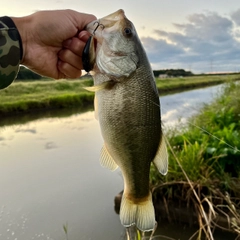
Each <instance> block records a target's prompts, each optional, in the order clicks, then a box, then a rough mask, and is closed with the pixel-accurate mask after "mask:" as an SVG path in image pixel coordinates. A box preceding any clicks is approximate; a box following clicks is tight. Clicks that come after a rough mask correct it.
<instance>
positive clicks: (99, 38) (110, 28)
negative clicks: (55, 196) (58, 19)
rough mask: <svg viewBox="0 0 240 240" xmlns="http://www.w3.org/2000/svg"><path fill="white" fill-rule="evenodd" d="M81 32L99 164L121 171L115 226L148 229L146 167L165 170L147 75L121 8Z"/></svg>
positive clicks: (156, 110) (140, 50)
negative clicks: (100, 142) (90, 77)
mask: <svg viewBox="0 0 240 240" xmlns="http://www.w3.org/2000/svg"><path fill="white" fill-rule="evenodd" d="M96 24H98V26H97V27H96ZM100 26H101V27H100ZM86 29H87V30H88V31H89V32H90V33H92V35H93V36H92V37H91V39H90V41H89V42H88V44H87V47H86V48H87V49H85V51H84V56H83V58H87V59H86V60H87V61H86V62H87V63H88V65H87V66H86V68H87V69H89V68H92V70H93V73H94V75H93V78H94V86H93V87H90V88H88V90H92V91H95V112H96V116H97V118H98V120H99V124H100V128H101V133H102V136H103V139H104V146H103V149H102V151H101V157H100V158H101V159H100V161H101V164H102V165H103V166H105V167H108V168H109V169H110V170H115V169H116V168H117V166H119V167H120V169H121V171H122V174H123V178H124V192H123V197H122V203H121V209H120V220H121V223H122V224H123V225H124V226H125V227H129V226H131V225H133V224H135V225H136V226H137V227H138V228H139V229H140V230H142V231H151V230H153V229H154V226H155V214H154V208H153V204H152V197H151V192H150V188H149V174H150V165H151V162H153V163H154V164H155V166H156V167H157V168H158V170H159V171H160V172H161V173H162V174H166V173H167V166H168V155H167V150H166V146H165V142H164V138H163V136H162V129H161V117H160V101H159V96H158V91H157V88H156V84H155V78H154V76H153V71H152V69H151V66H150V64H149V61H148V59H147V55H146V53H145V51H144V49H143V46H142V44H141V42H140V40H139V38H138V36H137V33H136V30H135V28H134V25H133V24H132V23H131V22H130V21H129V20H128V19H127V18H126V17H125V15H124V11H123V10H119V11H117V12H115V13H113V14H110V15H108V16H106V17H104V18H101V19H99V20H97V21H94V22H92V23H90V24H88V25H87V28H86ZM94 40H95V41H94ZM94 42H96V46H95V47H93V44H94ZM90 49H91V50H90ZM88 54H89V56H88ZM83 60H84V59H83ZM83 62H84V61H83Z"/></svg>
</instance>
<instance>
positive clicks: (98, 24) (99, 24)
mask: <svg viewBox="0 0 240 240" xmlns="http://www.w3.org/2000/svg"><path fill="white" fill-rule="evenodd" d="M95 24H97V26H96V28H95V29H94V30H93V33H92V35H95V32H96V31H97V29H98V28H99V27H100V26H101V27H102V29H104V28H105V26H104V25H103V24H101V23H100V22H95V23H94V24H93V25H95Z"/></svg>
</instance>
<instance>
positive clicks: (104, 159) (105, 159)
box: [100, 146, 118, 171]
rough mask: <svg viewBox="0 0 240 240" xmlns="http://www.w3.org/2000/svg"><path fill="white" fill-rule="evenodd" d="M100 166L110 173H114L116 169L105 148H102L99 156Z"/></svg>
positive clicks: (116, 166)
mask: <svg viewBox="0 0 240 240" xmlns="http://www.w3.org/2000/svg"><path fill="white" fill-rule="evenodd" d="M100 164H101V166H103V167H105V168H108V169H109V170H111V171H115V170H116V169H117V168H118V165H117V164H116V163H115V161H114V160H113V158H112V157H111V156H110V154H109V153H108V150H107V149H106V147H105V146H103V147H102V150H101V155H100Z"/></svg>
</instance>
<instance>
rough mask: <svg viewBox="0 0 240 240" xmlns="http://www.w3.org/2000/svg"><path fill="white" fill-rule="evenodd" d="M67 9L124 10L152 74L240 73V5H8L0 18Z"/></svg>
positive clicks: (77, 0)
mask: <svg viewBox="0 0 240 240" xmlns="http://www.w3.org/2000/svg"><path fill="white" fill-rule="evenodd" d="M67 8H68V9H73V10H76V11H79V12H86V13H91V14H94V15H95V16H96V17H97V18H101V17H104V16H106V15H108V14H110V13H112V12H115V11H116V10H118V9H120V8H121V9H124V11H125V14H126V16H127V18H128V19H130V20H131V21H132V22H133V23H134V25H135V28H136V29H137V32H138V35H139V37H140V39H141V41H142V43H143V46H144V48H145V50H146V52H147V55H148V58H149V61H150V63H151V65H152V68H153V70H159V69H170V68H173V69H177V68H183V69H185V70H188V71H192V72H193V73H209V72H233V71H240V3H239V0H182V1H181V0H171V1H169V0H138V1H135V0H101V1H97V0H86V1H81V0H21V1H19V0H11V1H10V0H9V1H5V3H4V5H3V4H2V6H1V8H0V16H4V15H7V16H19V17H20V16H25V15H29V14H31V13H34V12H36V11H39V10H49V9H67Z"/></svg>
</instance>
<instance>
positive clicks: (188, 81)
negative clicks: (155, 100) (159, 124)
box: [156, 74, 240, 94]
mask: <svg viewBox="0 0 240 240" xmlns="http://www.w3.org/2000/svg"><path fill="white" fill-rule="evenodd" d="M238 80H240V74H231V75H207V76H204V75H203V76H191V77H182V78H166V79H159V78H156V84H157V88H158V89H159V93H160V94H166V93H167V92H173V91H181V90H183V89H193V88H199V87H207V86H212V85H216V84H220V83H225V82H232V81H238Z"/></svg>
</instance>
